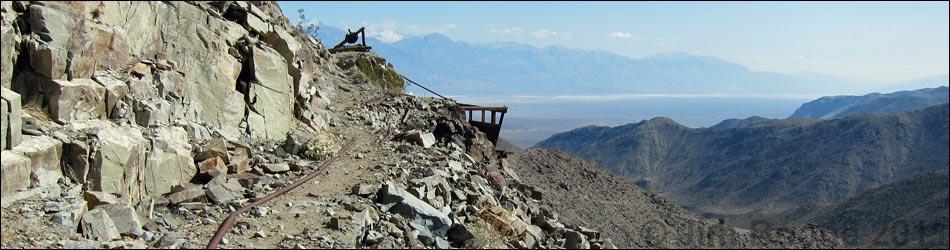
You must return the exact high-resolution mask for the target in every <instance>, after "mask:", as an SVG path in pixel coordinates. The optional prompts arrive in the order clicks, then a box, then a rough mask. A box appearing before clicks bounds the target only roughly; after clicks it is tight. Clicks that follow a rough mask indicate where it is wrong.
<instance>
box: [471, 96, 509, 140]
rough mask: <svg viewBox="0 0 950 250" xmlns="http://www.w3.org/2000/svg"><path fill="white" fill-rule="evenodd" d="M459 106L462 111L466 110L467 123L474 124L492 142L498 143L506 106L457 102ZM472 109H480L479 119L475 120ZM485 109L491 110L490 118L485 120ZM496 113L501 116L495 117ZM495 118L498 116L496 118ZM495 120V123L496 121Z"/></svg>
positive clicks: (506, 110) (506, 109)
mask: <svg viewBox="0 0 950 250" xmlns="http://www.w3.org/2000/svg"><path fill="white" fill-rule="evenodd" d="M459 106H460V107H461V108H462V110H463V111H468V114H467V116H468V123H469V124H471V125H472V126H475V127H477V128H479V129H481V130H482V132H485V135H487V136H488V140H490V141H491V142H492V143H498V136H499V134H500V133H501V125H502V123H504V122H505V114H506V113H508V107H507V106H500V107H499V106H495V107H491V106H478V105H472V104H464V103H459ZM474 111H481V112H482V116H481V121H476V120H475V119H474V116H473V112H474ZM485 111H490V112H491V120H490V121H487V122H486V121H485V117H486V115H485V114H486V113H485ZM497 113H501V117H497ZM495 118H499V119H498V120H496V119H495ZM496 121H497V123H496Z"/></svg>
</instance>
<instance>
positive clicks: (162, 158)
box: [144, 127, 198, 195]
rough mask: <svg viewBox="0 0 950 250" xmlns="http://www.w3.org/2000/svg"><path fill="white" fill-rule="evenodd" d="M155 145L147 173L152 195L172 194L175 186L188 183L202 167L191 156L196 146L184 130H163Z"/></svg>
mask: <svg viewBox="0 0 950 250" xmlns="http://www.w3.org/2000/svg"><path fill="white" fill-rule="evenodd" d="M151 145H152V148H151V151H149V153H148V159H147V162H146V163H145V172H144V178H145V179H144V180H145V190H146V192H147V193H148V194H151V195H156V194H164V193H168V192H170V191H171V187H172V186H175V185H180V184H184V183H188V182H189V181H190V180H191V178H192V177H193V176H195V174H196V173H197V171H198V168H197V167H196V166H195V163H194V158H192V157H191V149H192V147H191V144H190V143H188V135H187V133H186V132H185V130H184V129H182V128H180V127H170V128H159V129H157V130H156V135H155V137H154V138H153V139H152V143H151Z"/></svg>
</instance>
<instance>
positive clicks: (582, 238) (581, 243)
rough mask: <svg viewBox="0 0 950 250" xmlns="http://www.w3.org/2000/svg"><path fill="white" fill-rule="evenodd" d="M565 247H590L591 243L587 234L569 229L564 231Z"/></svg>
mask: <svg viewBox="0 0 950 250" xmlns="http://www.w3.org/2000/svg"><path fill="white" fill-rule="evenodd" d="M564 240H565V241H564V247H565V248H569V249H590V243H589V242H587V236H586V235H584V234H582V233H579V232H575V231H567V232H565V233H564Z"/></svg>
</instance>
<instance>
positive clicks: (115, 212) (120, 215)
mask: <svg viewBox="0 0 950 250" xmlns="http://www.w3.org/2000/svg"><path fill="white" fill-rule="evenodd" d="M95 209H102V210H103V211H105V212H106V213H107V214H109V218H110V219H112V222H113V224H114V225H115V228H116V230H117V231H118V232H119V234H123V235H132V236H139V235H142V233H144V232H145V231H144V230H142V226H144V225H145V223H146V222H147V221H148V219H147V218H145V217H144V216H142V215H141V214H139V213H138V212H137V211H135V208H133V207H132V206H131V205H129V204H106V205H101V206H97V207H96V208H95ZM95 209H94V210H95Z"/></svg>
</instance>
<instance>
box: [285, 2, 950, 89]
mask: <svg viewBox="0 0 950 250" xmlns="http://www.w3.org/2000/svg"><path fill="white" fill-rule="evenodd" d="M280 6H281V8H282V10H283V11H284V14H285V15H287V16H288V17H289V18H290V19H291V21H296V20H297V10H298V9H301V8H303V9H304V10H305V13H306V15H307V17H308V18H309V19H315V20H318V21H319V22H320V23H321V24H324V25H331V26H337V27H340V28H353V29H355V28H358V27H359V26H366V28H367V32H368V33H369V34H368V35H369V36H373V37H377V38H380V39H381V40H384V41H398V40H399V39H401V38H404V37H406V36H413V35H422V34H428V33H436V32H437V33H442V34H444V35H446V36H448V37H450V38H452V39H454V40H457V41H465V42H475V43H488V42H494V41H510V42H520V43H525V44H530V45H533V46H537V47H543V46H551V45H561V46H565V47H568V48H580V49H589V50H604V51H609V52H613V53H617V54H620V55H624V56H628V57H633V58H640V57H644V56H649V55H653V54H657V53H662V52H686V53H690V54H697V55H708V56H716V57H720V58H723V59H725V60H727V61H731V62H735V63H739V64H742V65H745V66H746V67H749V68H751V69H753V70H762V71H773V72H781V73H795V72H803V71H804V72H817V73H822V74H829V75H835V76H841V77H847V78H852V79H860V80H866V81H867V82H868V83H871V84H873V83H878V84H884V83H892V82H896V81H903V80H910V79H915V78H922V77H927V76H932V75H938V74H946V73H947V72H948V71H950V49H948V48H950V39H948V37H950V27H948V23H950V14H948V12H950V5H948V2H753V3H747V2H280Z"/></svg>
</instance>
